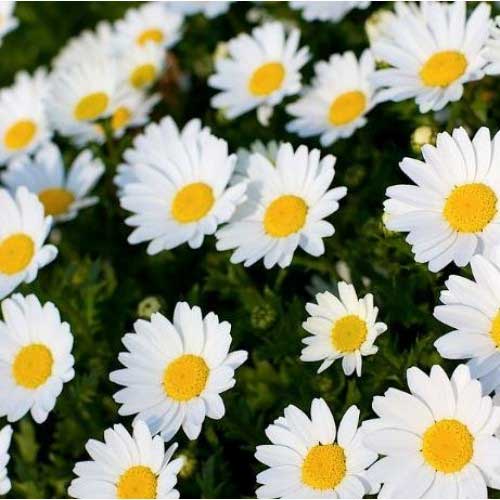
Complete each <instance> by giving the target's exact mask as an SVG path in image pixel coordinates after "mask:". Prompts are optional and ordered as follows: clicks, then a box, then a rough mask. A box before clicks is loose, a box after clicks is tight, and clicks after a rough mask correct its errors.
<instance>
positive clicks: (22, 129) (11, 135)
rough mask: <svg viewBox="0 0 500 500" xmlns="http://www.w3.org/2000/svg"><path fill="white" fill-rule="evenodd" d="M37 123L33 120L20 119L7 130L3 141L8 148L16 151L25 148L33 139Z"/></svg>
mask: <svg viewBox="0 0 500 500" xmlns="http://www.w3.org/2000/svg"><path fill="white" fill-rule="evenodd" d="M36 129H37V127H36V124H35V122H33V121H32V120H19V121H18V122H16V123H14V125H11V126H10V127H9V128H8V129H7V131H6V132H5V135H4V139H3V142H4V144H5V147H6V148H7V149H11V150H13V151H16V150H18V149H23V148H25V147H26V146H28V144H29V143H30V142H31V141H32V140H33V137H34V136H35V134H36Z"/></svg>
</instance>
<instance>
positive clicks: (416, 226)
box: [384, 127, 500, 272]
mask: <svg viewBox="0 0 500 500" xmlns="http://www.w3.org/2000/svg"><path fill="white" fill-rule="evenodd" d="M499 145H500V134H498V133H497V134H496V135H495V137H494V138H493V140H491V139H490V132H489V130H488V129H487V128H485V127H483V128H481V129H480V130H479V131H478V132H477V133H476V135H475V136H474V138H473V139H472V140H471V139H470V138H469V137H468V135H467V133H466V132H465V130H464V129H463V128H457V129H455V130H454V131H453V134H452V135H450V134H448V133H447V132H442V133H440V134H438V135H437V139H436V146H435V147H434V146H431V145H430V144H426V145H424V146H422V149H421V151H422V155H423V157H424V161H423V162H422V161H419V160H414V159H412V158H405V159H403V161H402V162H401V163H400V168H401V170H403V172H404V173H405V174H406V175H407V176H408V177H410V178H411V179H412V180H413V181H414V182H415V184H416V186H415V185H398V186H391V187H390V188H389V189H387V193H386V194H387V196H388V197H389V199H388V200H386V201H385V203H384V206H385V212H386V216H385V224H386V226H387V228H388V229H390V230H392V231H404V232H408V233H409V234H408V236H407V238H406V241H407V242H408V243H410V244H411V245H412V250H413V252H414V254H415V260H416V261H417V262H428V263H429V269H430V270H431V271H432V272H437V271H440V270H441V269H443V268H444V267H445V266H446V265H447V264H449V263H450V262H452V261H453V262H455V264H456V265H457V266H459V267H463V266H466V265H467V264H468V263H469V261H470V259H471V257H472V256H473V255H474V254H476V253H484V251H485V250H487V249H488V247H490V248H492V247H494V246H495V245H498V244H499V243H500V215H499V213H498V205H497V203H498V197H499V196H500V176H499V175H498V172H499V171H500V156H499V154H500V153H499Z"/></svg>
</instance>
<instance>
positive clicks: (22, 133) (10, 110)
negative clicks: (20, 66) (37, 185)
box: [0, 2, 52, 163]
mask: <svg viewBox="0 0 500 500" xmlns="http://www.w3.org/2000/svg"><path fill="white" fill-rule="evenodd" d="M0 3H1V2H0ZM47 91H48V83H47V73H46V71H45V70H44V69H43V68H40V69H38V70H37V71H36V72H35V73H34V74H33V76H30V75H28V73H26V72H24V71H23V72H20V73H18V74H17V75H16V79H15V82H14V85H12V86H11V87H8V88H4V89H2V90H1V91H0V163H6V162H7V161H9V160H11V159H12V158H15V157H16V156H19V155H23V154H27V153H32V152H33V151H35V150H36V149H37V148H38V147H40V145H42V144H43V143H45V142H47V141H48V140H49V139H50V137H51V135H52V131H51V130H50V127H49V124H48V118H47V108H46V104H45V99H46V96H47Z"/></svg>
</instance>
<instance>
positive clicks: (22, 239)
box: [0, 187, 57, 298]
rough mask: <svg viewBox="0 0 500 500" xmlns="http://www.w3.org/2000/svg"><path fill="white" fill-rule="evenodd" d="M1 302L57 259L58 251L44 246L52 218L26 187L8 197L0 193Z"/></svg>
mask: <svg viewBox="0 0 500 500" xmlns="http://www.w3.org/2000/svg"><path fill="white" fill-rule="evenodd" d="M0 214H1V217H0V298H4V297H6V296H7V295H9V294H10V293H11V292H12V291H13V290H14V289H15V288H16V287H17V286H18V285H20V284H21V283H23V282H26V283H31V282H32V281H34V280H35V278H36V276H37V274H38V270H39V269H40V268H42V267H44V266H46V265H47V264H49V263H50V262H52V261H53V260H54V259H55V258H56V256H57V248H56V247H55V246H53V245H45V244H44V242H45V240H46V239H47V236H48V234H49V231H50V227H51V224H52V217H50V216H48V217H45V216H44V211H43V205H42V204H41V203H40V201H39V200H38V197H37V196H36V195H34V194H32V193H30V192H29V191H28V190H27V189H26V188H25V187H20V188H19V189H18V190H17V191H16V194H15V195H13V196H11V195H10V194H9V192H8V191H7V190H5V189H0Z"/></svg>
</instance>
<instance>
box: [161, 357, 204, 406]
mask: <svg viewBox="0 0 500 500" xmlns="http://www.w3.org/2000/svg"><path fill="white" fill-rule="evenodd" d="M208 374H209V369H208V366H207V364H206V363H205V360H204V359H203V358H202V357H200V356H195V355H194V354H184V355H182V356H179V357H178V358H177V359H175V360H174V361H172V362H171V363H170V364H169V365H168V366H167V368H166V369H165V373H164V375H163V389H164V390H165V393H166V394H167V396H169V397H171V398H172V399H175V400H176V401H189V400H190V399H193V398H196V397H198V396H199V395H200V394H201V393H202V392H203V389H205V386H206V384H207V380H208Z"/></svg>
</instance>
